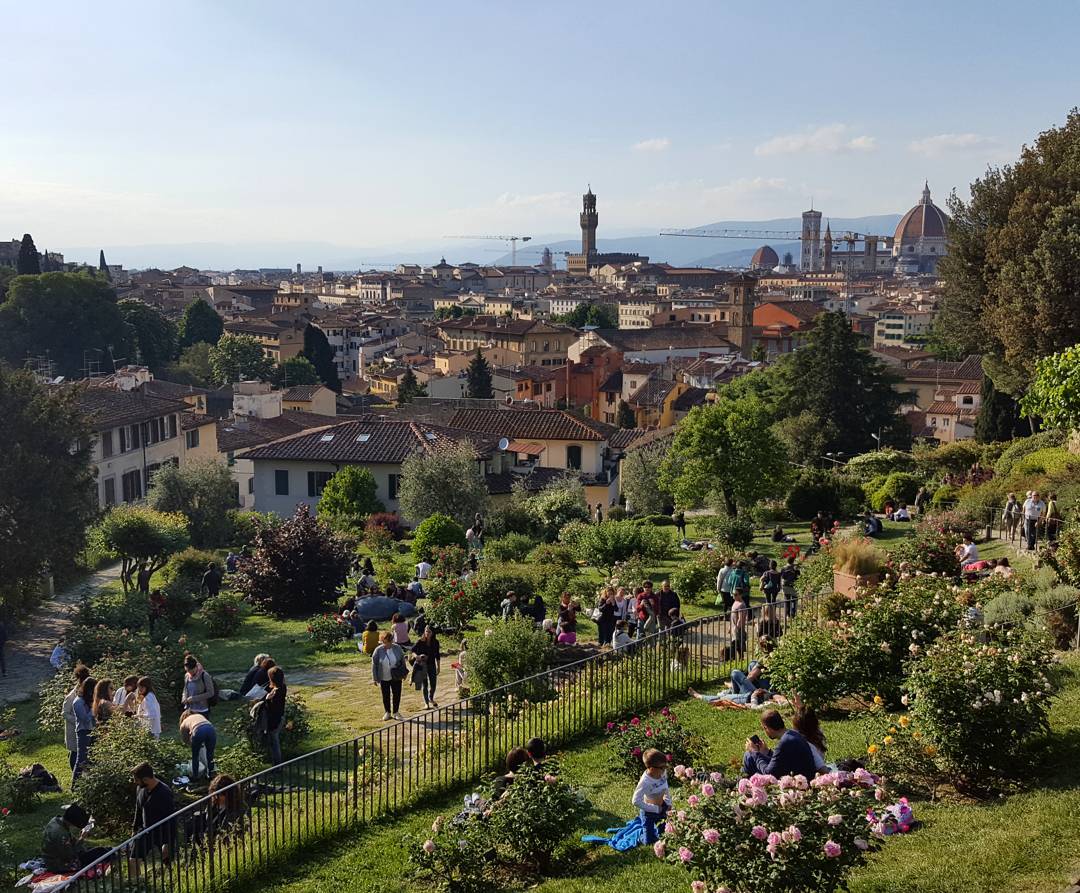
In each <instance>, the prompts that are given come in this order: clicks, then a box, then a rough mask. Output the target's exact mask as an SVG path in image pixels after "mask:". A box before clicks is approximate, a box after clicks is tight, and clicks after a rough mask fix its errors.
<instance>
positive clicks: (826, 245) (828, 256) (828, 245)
mask: <svg viewBox="0 0 1080 893" xmlns="http://www.w3.org/2000/svg"><path fill="white" fill-rule="evenodd" d="M821 259H822V264H821V269H822V270H824V271H825V272H826V273H831V272H832V227H831V226H829V223H828V221H826V222H825V239H824V240H823V241H822V243H821Z"/></svg>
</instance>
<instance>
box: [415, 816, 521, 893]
mask: <svg viewBox="0 0 1080 893" xmlns="http://www.w3.org/2000/svg"><path fill="white" fill-rule="evenodd" d="M409 865H410V869H411V873H412V874H413V876H414V877H415V879H416V880H418V881H420V882H422V883H423V884H424V885H425V886H427V885H430V886H431V887H432V888H433V889H435V890H439V891H444V893H488V891H490V890H497V889H499V888H500V886H501V883H500V881H501V877H500V876H501V874H502V872H501V871H500V870H499V866H498V865H497V864H496V862H495V860H494V859H493V858H492V846H491V843H490V833H489V828H488V824H487V822H486V821H485V820H484V819H483V817H482V816H480V815H479V814H474V815H470V816H468V817H467V818H465V819H463V820H461V821H458V820H454V821H444V820H443V817H442V816H440V817H439V818H438V819H436V821H435V824H434V825H433V826H432V828H431V834H430V835H428V837H427V838H426V839H425V840H423V841H419V840H417V841H415V842H414V843H413V846H412V847H411V849H410V850H409Z"/></svg>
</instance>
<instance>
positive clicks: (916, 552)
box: [888, 516, 960, 576]
mask: <svg viewBox="0 0 1080 893" xmlns="http://www.w3.org/2000/svg"><path fill="white" fill-rule="evenodd" d="M959 544H960V536H959V535H958V534H956V533H954V532H952V531H950V530H947V529H946V527H945V526H944V525H942V524H939V523H938V521H937V516H935V517H928V518H924V519H922V520H920V521H919V522H918V523H917V524H916V526H915V531H914V532H913V533H912V535H911V536H908V537H905V538H904V539H902V540H900V541H899V542H897V543H896V545H893V546H890V547H889V550H888V552H889V558H890V564H892V565H893V566H894V567H896V568H900V569H906V570H910V571H911V572H913V573H914V572H916V571H918V572H920V573H924V574H947V575H949V576H952V575H954V574H956V573H957V572H958V571H959V569H960V568H959V564H958V563H957V560H956V552H955V550H956V547H957V546H958V545H959Z"/></svg>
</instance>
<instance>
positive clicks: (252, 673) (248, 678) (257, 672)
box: [240, 654, 270, 697]
mask: <svg viewBox="0 0 1080 893" xmlns="http://www.w3.org/2000/svg"><path fill="white" fill-rule="evenodd" d="M269 657H270V655H269V654H256V655H255V662H254V663H253V664H252V665H251V667H250V668H249V669H248V671H247V673H246V674H245V675H244V681H243V682H241V683H240V695H241V696H242V697H247V693H248V692H249V691H251V689H252V688H254V687H255V685H256V680H257V679H258V678H259V677H260V676H263V677H265V675H266V671H265V670H263V668H262V664H263V661H264V660H266V659H267V658H269ZM263 684H264V685H265V684H266V683H265V682H264V683H263Z"/></svg>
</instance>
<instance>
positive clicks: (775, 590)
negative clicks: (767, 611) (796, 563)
mask: <svg viewBox="0 0 1080 893" xmlns="http://www.w3.org/2000/svg"><path fill="white" fill-rule="evenodd" d="M760 585H761V594H762V595H764V596H765V601H766V602H768V603H769V604H770V605H771V604H772V603H773V602H775V601H776V597H777V596H778V595H779V594H780V589H781V587H782V582H781V578H780V571H778V570H777V569H776V562H775V561H770V562H769V567H768V569H767V570H765V571H764V572H763V573H762V574H761V580H760Z"/></svg>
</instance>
